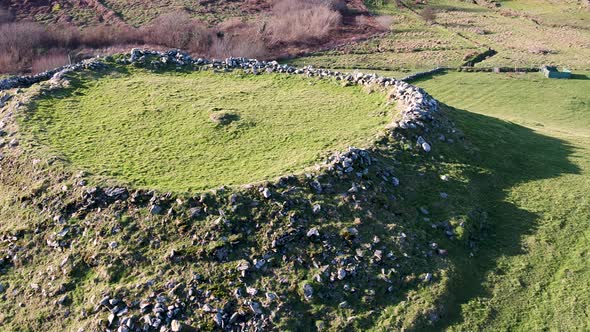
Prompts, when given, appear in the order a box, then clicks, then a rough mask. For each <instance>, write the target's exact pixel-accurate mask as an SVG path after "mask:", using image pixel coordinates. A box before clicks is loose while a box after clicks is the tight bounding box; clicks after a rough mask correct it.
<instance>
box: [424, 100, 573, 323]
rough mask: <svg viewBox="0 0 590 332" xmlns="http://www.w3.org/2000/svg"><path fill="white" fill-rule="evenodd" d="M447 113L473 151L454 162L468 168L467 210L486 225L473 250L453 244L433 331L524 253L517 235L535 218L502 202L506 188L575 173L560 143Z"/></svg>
mask: <svg viewBox="0 0 590 332" xmlns="http://www.w3.org/2000/svg"><path fill="white" fill-rule="evenodd" d="M449 115H450V116H451V118H453V120H454V121H455V122H456V123H457V126H458V127H459V128H461V130H463V131H464V132H465V136H466V138H467V140H468V141H470V142H471V143H472V144H473V146H474V148H475V150H474V151H475V152H474V153H471V154H467V155H465V156H460V157H459V158H456V160H454V162H457V163H461V164H465V165H468V168H467V169H468V170H469V171H468V174H469V178H470V183H469V184H467V185H466V187H465V188H464V189H465V190H467V193H468V194H469V195H471V200H470V202H471V204H473V205H474V206H473V207H474V208H479V209H481V210H483V211H485V213H486V215H487V223H486V224H485V225H484V227H480V229H478V231H479V232H480V233H481V236H479V238H478V239H475V238H474V240H477V248H478V250H477V251H473V248H469V247H468V246H464V245H463V246H462V245H460V244H457V243H455V244H453V245H454V246H455V248H453V249H452V250H453V251H454V252H455V253H454V254H452V255H451V256H450V257H449V258H450V260H451V261H452V264H453V266H454V268H455V273H454V276H453V277H452V279H451V281H450V284H449V287H448V289H447V291H446V294H444V295H443V296H442V297H441V298H440V302H439V305H440V306H441V307H443V310H442V311H443V312H444V314H443V315H442V317H441V318H440V320H439V321H438V322H437V324H436V325H435V329H437V330H439V329H440V330H443V329H445V328H447V327H449V326H452V325H454V324H455V323H459V322H461V320H462V313H461V306H462V305H463V304H466V303H468V302H469V301H470V300H471V299H474V298H478V297H483V298H485V297H490V296H491V294H490V293H489V292H488V290H487V289H486V288H485V286H484V285H483V283H484V282H485V280H486V275H487V274H488V273H489V272H491V271H497V268H498V267H497V265H496V262H497V260H498V259H499V258H500V257H505V256H514V255H519V254H522V253H524V252H523V248H522V239H523V236H526V235H529V234H533V233H534V232H535V231H536V229H537V220H538V218H539V216H538V215H536V214H534V213H531V212H529V211H526V210H523V209H521V208H519V207H518V206H517V205H515V204H513V203H510V202H509V201H507V194H508V192H509V191H510V189H511V188H513V187H515V186H517V185H518V184H522V183H527V182H530V181H535V180H541V179H550V178H555V177H559V176H560V175H562V174H578V173H579V169H578V167H577V166H575V165H574V164H572V163H571V162H570V161H569V156H570V155H571V154H572V153H573V152H574V148H573V147H572V146H571V145H569V144H568V143H567V142H565V141H562V140H559V139H555V138H552V137H547V136H543V135H541V134H539V133H537V132H535V131H533V130H531V129H529V128H526V127H522V126H519V125H516V124H513V123H510V122H505V121H502V120H499V119H496V118H492V117H488V116H484V115H478V114H474V113H469V112H467V111H464V110H458V109H452V110H451V111H450V112H449ZM470 252H476V253H475V256H474V257H469V253H470ZM500 273H501V272H500ZM417 328H418V329H421V328H420V327H417ZM430 329H432V327H430Z"/></svg>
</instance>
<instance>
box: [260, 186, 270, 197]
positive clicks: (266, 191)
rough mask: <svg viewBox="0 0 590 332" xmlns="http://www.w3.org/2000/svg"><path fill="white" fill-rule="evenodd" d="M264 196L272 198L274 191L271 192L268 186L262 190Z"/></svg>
mask: <svg viewBox="0 0 590 332" xmlns="http://www.w3.org/2000/svg"><path fill="white" fill-rule="evenodd" d="M262 196H263V197H264V198H270V196H272V193H271V192H270V189H268V188H264V189H263V190H262Z"/></svg>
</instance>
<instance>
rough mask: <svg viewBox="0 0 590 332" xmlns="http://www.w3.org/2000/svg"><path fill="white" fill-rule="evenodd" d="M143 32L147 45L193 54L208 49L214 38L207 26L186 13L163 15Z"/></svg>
mask: <svg viewBox="0 0 590 332" xmlns="http://www.w3.org/2000/svg"><path fill="white" fill-rule="evenodd" d="M142 31H143V35H144V37H143V39H144V41H145V42H147V43H153V44H158V45H162V46H167V47H174V48H181V49H188V50H191V51H193V52H198V51H202V50H204V49H206V48H207V46H208V45H210V43H211V38H212V33H211V31H210V30H209V29H208V28H207V27H206V25H205V24H203V23H201V22H199V21H196V20H193V19H192V18H191V17H190V16H189V15H188V14H187V13H184V12H174V13H168V14H164V15H161V16H159V17H158V18H156V19H155V20H154V21H152V22H151V23H150V24H149V26H147V27H146V28H144V29H142Z"/></svg>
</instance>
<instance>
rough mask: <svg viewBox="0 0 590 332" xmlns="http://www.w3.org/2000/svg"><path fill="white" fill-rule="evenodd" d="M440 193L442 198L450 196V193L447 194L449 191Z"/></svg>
mask: <svg viewBox="0 0 590 332" xmlns="http://www.w3.org/2000/svg"><path fill="white" fill-rule="evenodd" d="M439 195H440V198H442V199H447V198H449V194H447V193H440V194H439Z"/></svg>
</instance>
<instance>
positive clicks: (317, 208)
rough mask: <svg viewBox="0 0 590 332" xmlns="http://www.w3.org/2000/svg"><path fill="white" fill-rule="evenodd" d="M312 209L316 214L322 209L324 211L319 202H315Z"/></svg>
mask: <svg viewBox="0 0 590 332" xmlns="http://www.w3.org/2000/svg"><path fill="white" fill-rule="evenodd" d="M312 211H313V213H314V214H318V213H320V211H322V206H321V205H319V204H314V206H313V208H312Z"/></svg>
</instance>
